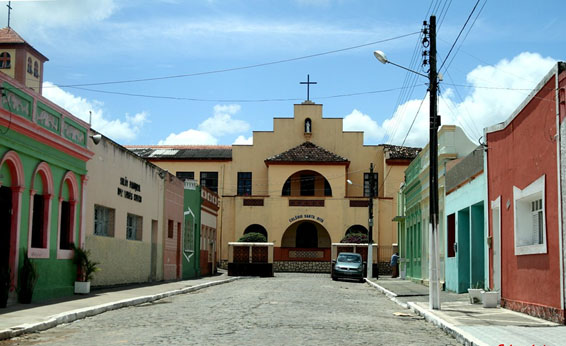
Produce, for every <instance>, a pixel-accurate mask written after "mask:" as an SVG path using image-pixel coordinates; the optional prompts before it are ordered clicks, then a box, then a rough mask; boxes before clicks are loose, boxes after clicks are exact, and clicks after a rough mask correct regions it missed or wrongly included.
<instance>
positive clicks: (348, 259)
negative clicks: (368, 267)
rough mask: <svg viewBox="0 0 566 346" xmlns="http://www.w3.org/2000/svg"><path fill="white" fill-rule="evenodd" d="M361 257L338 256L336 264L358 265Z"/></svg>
mask: <svg viewBox="0 0 566 346" xmlns="http://www.w3.org/2000/svg"><path fill="white" fill-rule="evenodd" d="M360 261H361V257H360V256H356V255H340V256H338V262H350V263H360Z"/></svg>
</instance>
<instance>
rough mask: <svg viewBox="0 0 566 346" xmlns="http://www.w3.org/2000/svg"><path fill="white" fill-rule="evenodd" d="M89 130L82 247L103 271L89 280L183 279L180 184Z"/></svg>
mask: <svg viewBox="0 0 566 346" xmlns="http://www.w3.org/2000/svg"><path fill="white" fill-rule="evenodd" d="M91 131H92V134H93V135H98V136H100V140H99V142H98V143H97V144H95V143H93V142H92V141H91V143H90V144H89V147H90V149H91V150H92V152H94V157H93V159H92V160H90V161H89V162H88V163H87V169H88V182H87V184H86V188H87V203H86V204H85V224H86V233H85V239H84V245H85V248H86V249H88V250H90V251H91V254H92V257H93V260H94V261H97V262H99V263H100V264H99V267H100V268H101V269H102V270H101V271H99V272H97V273H96V275H95V276H94V280H93V282H92V284H93V285H95V286H108V285H118V284H126V283H138V282H147V281H157V280H176V279H181V277H182V257H181V256H182V252H181V248H182V236H183V235H182V226H183V203H184V185H183V182H182V181H181V180H179V179H178V178H177V177H175V176H174V175H171V174H169V173H167V172H165V171H164V170H162V169H160V168H159V167H157V166H155V165H154V164H152V163H150V162H148V161H146V160H144V159H142V158H140V157H138V156H137V155H134V154H133V153H132V152H131V151H129V150H127V149H126V148H124V147H122V146H121V145H119V144H117V143H115V142H114V141H112V140H110V139H109V138H107V137H105V136H102V135H100V134H98V133H96V132H94V131H93V130H91Z"/></svg>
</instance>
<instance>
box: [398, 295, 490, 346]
mask: <svg viewBox="0 0 566 346" xmlns="http://www.w3.org/2000/svg"><path fill="white" fill-rule="evenodd" d="M408 305H409V308H410V309H411V310H412V311H413V312H415V313H416V314H417V315H420V316H422V317H424V319H425V321H428V322H430V323H432V324H434V325H435V326H437V327H439V328H440V329H442V330H443V331H444V332H446V333H447V334H449V335H452V336H453V337H454V338H455V339H456V340H457V341H459V342H461V343H462V344H464V345H468V346H489V345H488V344H486V343H485V342H482V341H480V340H478V339H477V338H475V337H473V336H472V335H471V334H469V333H467V332H464V331H463V330H461V329H460V328H458V327H456V326H454V325H453V324H451V323H448V322H446V321H445V320H443V319H441V318H439V317H438V316H435V315H434V314H432V313H430V312H429V311H428V310H426V309H423V308H422V307H420V306H418V305H417V304H415V303H412V302H409V303H408Z"/></svg>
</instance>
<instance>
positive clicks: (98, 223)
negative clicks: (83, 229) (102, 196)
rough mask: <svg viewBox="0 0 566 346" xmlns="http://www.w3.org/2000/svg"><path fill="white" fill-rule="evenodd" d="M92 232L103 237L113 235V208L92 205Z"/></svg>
mask: <svg viewBox="0 0 566 346" xmlns="http://www.w3.org/2000/svg"><path fill="white" fill-rule="evenodd" d="M94 234H95V235H100V236H105V237H113V236H114V209H110V208H106V207H103V206H100V205H95V206H94Z"/></svg>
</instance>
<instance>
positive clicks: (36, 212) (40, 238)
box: [31, 195, 47, 249]
mask: <svg viewBox="0 0 566 346" xmlns="http://www.w3.org/2000/svg"><path fill="white" fill-rule="evenodd" d="M45 217H46V215H45V197H43V195H34V196H33V217H32V225H31V247H33V248H37V249H44V248H46V247H47V234H46V232H44V230H45V223H44V219H45Z"/></svg>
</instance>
